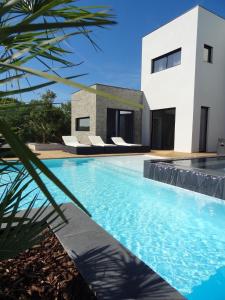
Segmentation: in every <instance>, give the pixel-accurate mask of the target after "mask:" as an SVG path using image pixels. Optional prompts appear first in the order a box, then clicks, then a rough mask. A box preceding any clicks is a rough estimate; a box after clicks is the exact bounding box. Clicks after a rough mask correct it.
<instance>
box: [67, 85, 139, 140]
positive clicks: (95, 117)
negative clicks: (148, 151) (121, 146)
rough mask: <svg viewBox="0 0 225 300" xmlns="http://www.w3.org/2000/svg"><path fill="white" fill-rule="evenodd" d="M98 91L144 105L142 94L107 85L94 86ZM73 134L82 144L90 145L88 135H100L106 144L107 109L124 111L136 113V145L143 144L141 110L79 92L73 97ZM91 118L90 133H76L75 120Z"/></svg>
mask: <svg viewBox="0 0 225 300" xmlns="http://www.w3.org/2000/svg"><path fill="white" fill-rule="evenodd" d="M92 87H94V88H96V89H97V90H100V91H104V92H107V93H108V94H112V95H116V96H118V97H121V98H124V99H127V100H132V101H134V102H136V103H142V92H140V91H136V90H131V89H126V88H119V87H113V86H107V85H101V84H96V85H94V86H92ZM71 103H72V108H71V109H72V118H71V134H72V135H75V136H77V138H78V140H79V141H80V142H81V143H89V140H88V135H100V136H101V137H102V139H103V140H104V141H105V142H106V139H107V108H114V109H124V110H133V111H134V143H140V142H141V130H142V128H141V114H142V112H141V109H137V108H134V107H131V106H129V105H124V104H122V103H120V102H117V101H115V100H109V99H106V98H104V97H102V96H98V95H97V96H96V95H95V94H91V93H87V92H85V91H79V92H76V93H74V94H73V95H72V102H71ZM89 116H90V131H76V130H75V123H76V121H75V119H76V118H82V117H89Z"/></svg>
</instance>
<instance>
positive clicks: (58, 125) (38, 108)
mask: <svg viewBox="0 0 225 300" xmlns="http://www.w3.org/2000/svg"><path fill="white" fill-rule="evenodd" d="M55 98H56V94H55V93H54V92H52V91H50V90H48V91H47V92H46V93H44V94H43V95H42V96H41V98H40V99H39V100H38V99H37V100H32V101H31V102H29V103H27V104H25V103H23V102H19V101H18V100H15V99H12V102H10V100H8V103H10V104H12V105H11V106H9V104H8V103H7V108H8V109H1V108H4V107H5V105H6V104H5V102H4V100H3V101H1V100H0V117H1V118H2V119H3V120H5V121H6V122H7V123H8V124H9V126H10V127H11V128H12V130H13V131H14V132H15V133H16V134H17V135H18V136H19V137H20V139H21V140H23V141H24V142H41V143H47V142H61V141H62V140H61V137H62V135H69V134H70V131H71V130H70V126H71V125H70V124H71V104H70V102H68V103H65V104H61V105H54V100H55ZM15 104H16V105H15Z"/></svg>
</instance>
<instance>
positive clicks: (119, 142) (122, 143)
mask: <svg viewBox="0 0 225 300" xmlns="http://www.w3.org/2000/svg"><path fill="white" fill-rule="evenodd" d="M111 139H112V141H113V143H114V144H115V145H118V146H129V147H131V146H142V145H141V144H129V143H126V142H125V141H124V139H123V138H121V137H112V138H111Z"/></svg>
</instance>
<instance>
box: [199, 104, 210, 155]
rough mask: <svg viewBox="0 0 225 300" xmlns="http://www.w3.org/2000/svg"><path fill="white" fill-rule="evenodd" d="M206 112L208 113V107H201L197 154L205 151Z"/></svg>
mask: <svg viewBox="0 0 225 300" xmlns="http://www.w3.org/2000/svg"><path fill="white" fill-rule="evenodd" d="M208 112H209V108H208V107H205V106H202V107H201V116H200V133H199V152H206V150H207V130H208Z"/></svg>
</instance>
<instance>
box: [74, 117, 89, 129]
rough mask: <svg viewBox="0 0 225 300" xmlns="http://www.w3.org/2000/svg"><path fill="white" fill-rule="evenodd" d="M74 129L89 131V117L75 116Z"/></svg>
mask: <svg viewBox="0 0 225 300" xmlns="http://www.w3.org/2000/svg"><path fill="white" fill-rule="evenodd" d="M76 131H90V117H85V118H77V119H76Z"/></svg>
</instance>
